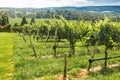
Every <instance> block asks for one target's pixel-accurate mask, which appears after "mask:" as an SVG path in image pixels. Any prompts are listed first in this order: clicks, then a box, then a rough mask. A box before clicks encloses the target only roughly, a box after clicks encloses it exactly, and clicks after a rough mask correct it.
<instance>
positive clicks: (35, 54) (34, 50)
mask: <svg viewBox="0 0 120 80" xmlns="http://www.w3.org/2000/svg"><path fill="white" fill-rule="evenodd" d="M30 44H31V47H32V49H33V52H34V56H35V57H36V58H37V51H36V49H35V46H34V44H33V43H32V40H31V36H30Z"/></svg>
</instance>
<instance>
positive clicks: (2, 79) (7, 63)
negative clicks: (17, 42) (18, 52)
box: [0, 33, 14, 80]
mask: <svg viewBox="0 0 120 80" xmlns="http://www.w3.org/2000/svg"><path fill="white" fill-rule="evenodd" d="M13 71H14V63H13V33H0V80H11V79H12V78H13Z"/></svg>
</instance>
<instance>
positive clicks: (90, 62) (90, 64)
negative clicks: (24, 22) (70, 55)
mask: <svg viewBox="0 0 120 80" xmlns="http://www.w3.org/2000/svg"><path fill="white" fill-rule="evenodd" d="M91 66H92V60H91V59H89V65H88V69H87V71H89V70H90V68H91Z"/></svg>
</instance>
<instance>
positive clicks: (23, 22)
mask: <svg viewBox="0 0 120 80" xmlns="http://www.w3.org/2000/svg"><path fill="white" fill-rule="evenodd" d="M25 24H27V20H26V17H25V16H24V17H23V18H22V22H21V26H23V25H25Z"/></svg>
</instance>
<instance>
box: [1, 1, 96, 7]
mask: <svg viewBox="0 0 120 80" xmlns="http://www.w3.org/2000/svg"><path fill="white" fill-rule="evenodd" d="M87 5H95V3H94V2H93V1H91V0H0V7H60V6H87Z"/></svg>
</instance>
